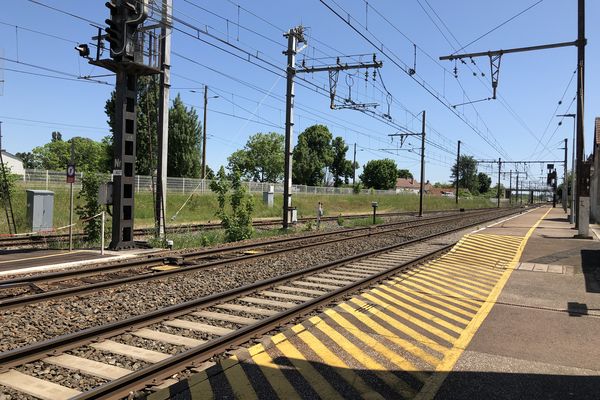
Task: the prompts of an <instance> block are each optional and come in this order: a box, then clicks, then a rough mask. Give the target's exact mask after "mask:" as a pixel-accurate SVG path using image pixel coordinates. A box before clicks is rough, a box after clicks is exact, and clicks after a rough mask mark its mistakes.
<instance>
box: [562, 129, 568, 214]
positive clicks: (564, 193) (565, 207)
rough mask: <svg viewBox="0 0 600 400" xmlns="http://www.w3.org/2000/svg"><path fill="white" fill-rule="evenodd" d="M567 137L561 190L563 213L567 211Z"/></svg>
mask: <svg viewBox="0 0 600 400" xmlns="http://www.w3.org/2000/svg"><path fill="white" fill-rule="evenodd" d="M567 146H568V145H567V138H565V163H564V165H565V179H564V181H563V191H562V204H563V210H564V211H565V213H566V212H567V192H568V191H569V184H568V183H567V181H568V178H567V158H568V151H567Z"/></svg>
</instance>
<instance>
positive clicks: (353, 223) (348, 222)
mask: <svg viewBox="0 0 600 400" xmlns="http://www.w3.org/2000/svg"><path fill="white" fill-rule="evenodd" d="M382 223H383V218H381V217H375V225H379V224H382ZM371 225H373V217H367V218H356V219H345V220H344V226H345V227H347V228H356V227H359V226H371Z"/></svg>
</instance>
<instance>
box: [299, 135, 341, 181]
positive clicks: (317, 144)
mask: <svg viewBox="0 0 600 400" xmlns="http://www.w3.org/2000/svg"><path fill="white" fill-rule="evenodd" d="M331 139H332V135H331V132H329V129H327V127H326V126H325V125H313V126H310V127H308V128H306V130H304V132H302V133H301V134H300V135H298V144H297V145H296V147H294V152H293V168H292V175H293V181H294V183H297V184H300V185H309V186H316V185H319V184H321V183H323V178H325V171H324V170H325V168H326V167H327V166H330V165H331V162H332V161H333V150H332V148H331Z"/></svg>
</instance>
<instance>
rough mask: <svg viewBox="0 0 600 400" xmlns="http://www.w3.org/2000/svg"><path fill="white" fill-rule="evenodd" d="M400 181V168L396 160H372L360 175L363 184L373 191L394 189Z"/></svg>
mask: <svg viewBox="0 0 600 400" xmlns="http://www.w3.org/2000/svg"><path fill="white" fill-rule="evenodd" d="M397 179H398V167H397V166H396V162H395V161H394V160H390V159H389V158H386V159H383V160H371V161H369V162H368V163H367V165H365V166H364V167H363V173H362V174H361V175H360V180H361V181H362V183H363V184H364V185H365V186H366V187H368V188H373V189H382V190H387V189H393V188H394V187H396V180H397Z"/></svg>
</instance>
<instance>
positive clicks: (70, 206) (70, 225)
mask: <svg viewBox="0 0 600 400" xmlns="http://www.w3.org/2000/svg"><path fill="white" fill-rule="evenodd" d="M74 159H75V141H74V139H71V164H73V163H74ZM69 186H70V187H69V251H73V182H71V183H70V184H69Z"/></svg>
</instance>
